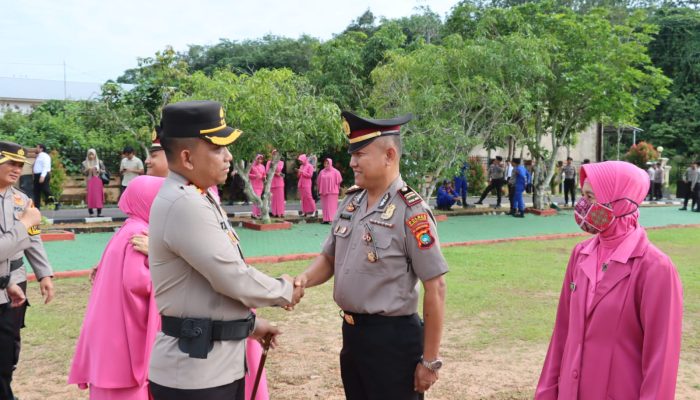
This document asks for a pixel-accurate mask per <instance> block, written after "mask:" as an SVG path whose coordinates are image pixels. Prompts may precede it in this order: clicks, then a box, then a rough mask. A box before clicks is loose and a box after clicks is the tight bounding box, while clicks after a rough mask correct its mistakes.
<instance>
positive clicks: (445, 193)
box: [437, 180, 458, 211]
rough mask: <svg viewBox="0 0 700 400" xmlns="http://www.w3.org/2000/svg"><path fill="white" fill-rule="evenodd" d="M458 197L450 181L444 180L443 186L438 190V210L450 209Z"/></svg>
mask: <svg viewBox="0 0 700 400" xmlns="http://www.w3.org/2000/svg"><path fill="white" fill-rule="evenodd" d="M457 199H458V197H457V194H456V193H455V192H454V190H452V188H451V187H450V181H448V180H445V181H443V182H442V186H440V187H439V188H438V191H437V208H438V210H444V211H449V210H450V209H451V208H452V205H453V204H454V203H455V202H456V201H457Z"/></svg>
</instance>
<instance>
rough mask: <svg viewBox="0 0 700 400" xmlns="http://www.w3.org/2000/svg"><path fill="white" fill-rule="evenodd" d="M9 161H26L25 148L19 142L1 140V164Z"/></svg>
mask: <svg viewBox="0 0 700 400" xmlns="http://www.w3.org/2000/svg"><path fill="white" fill-rule="evenodd" d="M8 161H17V162H21V163H26V162H27V155H26V154H25V153H24V148H23V147H22V146H20V145H18V144H17V143H12V142H4V141H3V142H0V164H4V163H6V162H8Z"/></svg>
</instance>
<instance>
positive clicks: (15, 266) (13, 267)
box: [10, 258, 24, 272]
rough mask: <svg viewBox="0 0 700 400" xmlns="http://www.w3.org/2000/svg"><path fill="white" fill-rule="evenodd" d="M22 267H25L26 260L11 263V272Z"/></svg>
mask: <svg viewBox="0 0 700 400" xmlns="http://www.w3.org/2000/svg"><path fill="white" fill-rule="evenodd" d="M22 265H24V260H23V259H21V258H18V259H16V260H12V261H10V272H12V271H14V270H17V269H20V268H21V267H22Z"/></svg>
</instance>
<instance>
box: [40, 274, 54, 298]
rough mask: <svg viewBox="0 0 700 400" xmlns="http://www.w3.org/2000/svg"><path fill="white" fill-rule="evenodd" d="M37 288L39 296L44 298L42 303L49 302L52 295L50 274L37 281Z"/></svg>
mask: <svg viewBox="0 0 700 400" xmlns="http://www.w3.org/2000/svg"><path fill="white" fill-rule="evenodd" d="M39 289H40V290H41V296H42V297H43V298H44V304H49V303H51V300H53V297H54V290H53V280H52V279H51V277H50V276H45V277H43V278H41V281H39Z"/></svg>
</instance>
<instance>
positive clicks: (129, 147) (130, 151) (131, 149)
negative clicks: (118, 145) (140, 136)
mask: <svg viewBox="0 0 700 400" xmlns="http://www.w3.org/2000/svg"><path fill="white" fill-rule="evenodd" d="M133 152H134V148H133V147H131V146H126V147H124V150H122V153H124V154H131V153H133Z"/></svg>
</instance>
